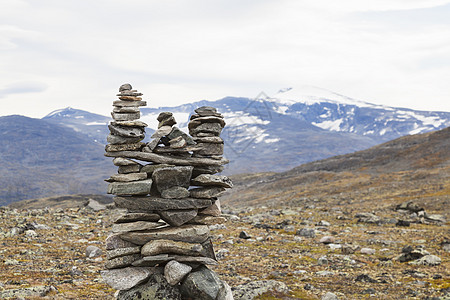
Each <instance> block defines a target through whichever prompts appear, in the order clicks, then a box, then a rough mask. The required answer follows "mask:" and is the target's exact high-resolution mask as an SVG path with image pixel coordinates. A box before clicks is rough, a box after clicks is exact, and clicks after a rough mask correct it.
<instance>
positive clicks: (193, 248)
mask: <svg viewBox="0 0 450 300" xmlns="http://www.w3.org/2000/svg"><path fill="white" fill-rule="evenodd" d="M166 253H171V254H172V255H173V254H178V255H185V256H201V255H203V254H204V248H203V246H202V245H201V244H193V243H187V242H181V241H173V240H153V241H149V242H148V243H146V244H145V245H144V246H142V249H141V254H142V255H143V256H155V255H159V254H166Z"/></svg>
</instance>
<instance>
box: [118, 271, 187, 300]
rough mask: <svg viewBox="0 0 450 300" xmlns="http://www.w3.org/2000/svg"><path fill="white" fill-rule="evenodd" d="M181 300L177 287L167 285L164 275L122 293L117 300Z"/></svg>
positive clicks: (156, 275) (157, 275)
mask: <svg viewBox="0 0 450 300" xmlns="http://www.w3.org/2000/svg"><path fill="white" fill-rule="evenodd" d="M144 299H151V300H181V294H180V292H179V290H178V288H177V287H174V286H171V285H170V284H168V283H167V281H166V279H165V278H164V276H163V275H160V274H155V275H153V276H151V277H150V280H149V281H148V282H147V283H145V284H141V285H139V286H136V287H133V288H131V289H130V290H128V291H120V292H119V294H118V296H117V300H144Z"/></svg>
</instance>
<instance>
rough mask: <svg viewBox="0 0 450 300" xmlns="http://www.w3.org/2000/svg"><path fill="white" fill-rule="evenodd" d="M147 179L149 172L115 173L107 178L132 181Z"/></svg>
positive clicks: (109, 179) (113, 180)
mask: <svg viewBox="0 0 450 300" xmlns="http://www.w3.org/2000/svg"><path fill="white" fill-rule="evenodd" d="M144 179H147V173H128V174H114V175H111V177H110V178H108V179H106V180H105V181H107V182H115V181H117V182H132V181H139V180H144Z"/></svg>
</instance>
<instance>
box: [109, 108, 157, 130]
mask: <svg viewBox="0 0 450 300" xmlns="http://www.w3.org/2000/svg"><path fill="white" fill-rule="evenodd" d="M127 109H135V108H134V107H127ZM138 111H139V109H138ZM111 125H114V126H125V127H140V128H142V129H144V127H147V126H148V125H147V124H146V123H144V122H142V121H139V120H135V121H113V122H111Z"/></svg>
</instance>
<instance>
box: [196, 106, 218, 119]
mask: <svg viewBox="0 0 450 300" xmlns="http://www.w3.org/2000/svg"><path fill="white" fill-rule="evenodd" d="M194 111H195V112H196V113H197V114H198V115H199V116H202V117H205V116H215V115H216V114H217V109H216V108H215V107H212V106H201V107H199V108H197V109H195V110H194Z"/></svg>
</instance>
